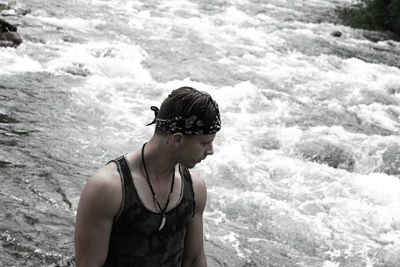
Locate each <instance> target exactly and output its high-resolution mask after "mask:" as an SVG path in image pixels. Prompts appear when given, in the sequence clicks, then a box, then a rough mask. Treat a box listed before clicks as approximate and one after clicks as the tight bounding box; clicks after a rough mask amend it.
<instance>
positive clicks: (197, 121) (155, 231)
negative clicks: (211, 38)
mask: <svg viewBox="0 0 400 267" xmlns="http://www.w3.org/2000/svg"><path fill="white" fill-rule="evenodd" d="M151 109H152V110H153V111H154V112H155V119H154V121H153V122H152V123H150V124H153V123H155V125H156V129H155V132H154V134H153V136H152V137H151V139H150V140H149V142H148V143H145V144H144V145H143V147H142V148H141V149H139V150H138V151H136V152H132V153H128V154H126V155H124V156H121V157H119V158H117V159H116V160H113V161H111V162H110V163H109V164H107V165H106V166H104V167H103V168H101V169H100V170H98V171H97V172H96V173H95V174H94V175H93V176H92V177H91V178H90V179H89V181H88V183H87V184H86V186H85V188H84V190H83V193H82V196H81V199H80V202H79V207H78V212H77V217H76V226H75V252H76V263H77V266H78V267H91V266H107V267H108V266H112V267H120V266H121V267H134V266H139V267H164V266H165V267H167V266H168V267H169V266H170V267H178V266H183V267H204V266H207V263H206V257H205V253H204V247H203V211H204V208H205V205H206V198H207V192H206V185H205V182H204V180H203V179H201V178H200V177H197V176H194V175H191V174H190V172H189V171H188V168H193V167H194V166H195V165H196V164H197V163H199V162H201V161H202V160H203V159H205V158H206V157H207V156H208V155H212V154H213V145H212V143H213V140H214V138H215V135H216V133H217V132H218V131H219V130H220V128H221V120H220V114H219V110H218V106H217V104H216V102H215V101H214V100H213V99H212V98H211V96H210V95H209V94H207V93H204V92H200V91H198V90H196V89H194V88H191V87H181V88H179V89H176V90H174V91H172V93H171V94H170V95H169V96H168V97H167V98H166V99H165V100H164V101H163V103H162V105H161V107H160V110H158V108H156V107H151Z"/></svg>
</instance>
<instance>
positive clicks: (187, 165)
mask: <svg viewBox="0 0 400 267" xmlns="http://www.w3.org/2000/svg"><path fill="white" fill-rule="evenodd" d="M197 163H198V162H196V163H190V164H183V166H185V167H186V168H188V169H193V168H194V167H195V166H196V165H197Z"/></svg>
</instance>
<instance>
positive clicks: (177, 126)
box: [147, 101, 221, 135]
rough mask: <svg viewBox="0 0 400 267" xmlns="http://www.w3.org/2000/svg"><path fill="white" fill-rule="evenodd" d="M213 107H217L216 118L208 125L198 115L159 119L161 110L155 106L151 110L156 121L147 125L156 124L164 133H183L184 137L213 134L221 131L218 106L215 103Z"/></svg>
mask: <svg viewBox="0 0 400 267" xmlns="http://www.w3.org/2000/svg"><path fill="white" fill-rule="evenodd" d="M213 105H214V106H215V107H216V109H215V110H216V117H215V119H214V120H213V121H211V122H210V123H206V122H204V121H203V120H201V119H200V118H198V117H197V116H196V115H192V116H189V117H187V118H185V117H182V116H176V117H173V118H169V119H161V118H158V111H159V109H158V108H157V107H155V106H151V110H153V111H154V115H155V118H154V120H153V121H152V122H151V123H149V124H147V126H149V125H152V124H154V123H155V124H156V127H157V128H158V129H160V130H161V131H162V132H163V133H167V134H173V133H177V132H181V133H182V134H184V135H197V134H213V133H216V132H218V131H219V130H220V129H221V117H220V114H219V111H218V105H217V103H216V102H215V101H213Z"/></svg>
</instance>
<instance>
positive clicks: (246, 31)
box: [0, 0, 400, 267]
mask: <svg viewBox="0 0 400 267" xmlns="http://www.w3.org/2000/svg"><path fill="white" fill-rule="evenodd" d="M3 2H4V1H3ZM351 2H352V1H351V0H336V1H328V0H312V1H305V0H299V1H295V0H270V1H267V0H264V1H262V0H217V1H216V0H204V1H193V0H187V1H180V0H176V1H161V0H158V1H156V0H142V1H128V0H92V1H90V0H89V1H88V0H85V1H84V0H74V1H61V0H53V1H42V0H30V1H22V0H17V1H16V4H15V6H14V10H11V11H10V10H9V11H7V14H8V15H9V16H8V17H6V19H7V20H8V21H9V22H12V23H15V24H18V26H19V28H18V32H19V33H20V35H21V37H22V38H23V39H24V42H23V44H22V45H21V46H19V47H18V48H17V49H14V48H0V182H1V190H0V202H1V205H0V244H1V246H0V265H1V266H73V265H74V263H73V248H74V244H73V228H74V220H75V213H76V209H77V204H78V201H79V196H80V193H81V190H82V188H83V186H84V184H85V183H86V181H87V179H88V178H89V176H90V175H91V174H92V173H93V171H94V170H95V169H97V168H99V167H101V166H102V165H104V164H105V163H106V162H107V161H108V160H110V159H112V158H115V157H117V156H119V155H121V154H123V153H126V152H129V151H132V150H136V149H138V148H139V147H140V146H141V144H142V143H143V142H145V141H146V140H147V139H148V138H149V137H150V136H151V134H152V131H153V129H152V128H151V127H145V126H144V125H145V124H146V123H148V122H150V121H151V120H152V116H153V112H152V111H151V110H150V109H149V107H150V106H151V105H159V104H160V102H161V100H162V99H163V98H164V97H166V96H167V94H168V92H169V91H171V90H172V89H175V88H177V87H180V86H183V85H188V86H194V87H196V88H198V89H201V90H204V91H208V92H209V93H211V94H212V95H213V96H214V98H215V99H216V100H217V101H218V102H219V106H220V109H221V112H222V123H223V129H222V130H221V131H220V133H219V134H218V135H217V138H216V140H215V154H214V155H213V156H212V157H209V158H208V159H207V160H205V161H204V162H203V163H202V164H201V165H199V166H197V167H196V168H195V171H197V172H199V173H201V174H202V176H203V177H204V178H205V179H206V181H207V184H208V204H207V208H206V212H205V217H204V221H205V225H204V228H205V229H204V231H205V246H206V254H207V257H208V263H209V266H211V267H218V266H234V267H236V266H237V267H242V266H279V267H281V266H304V267H312V266H320V267H339V266H340V267H342V266H348V267H358V266H388V267H389V266H393V267H394V266H400V179H399V177H400V156H399V155H400V140H399V136H398V135H399V133H400V106H399V103H400V69H399V68H400V43H399V42H396V41H394V40H385V39H384V38H382V35H380V34H378V33H373V32H369V33H366V32H364V31H361V30H356V29H352V28H349V27H346V26H343V25H341V24H340V23H335V22H337V20H336V16H335V12H334V10H335V8H336V7H337V6H345V5H348V4H350V3H351ZM26 13H27V14H26ZM23 14H26V15H23ZM334 31H340V32H341V36H340V37H334V36H333V35H332V32H334Z"/></svg>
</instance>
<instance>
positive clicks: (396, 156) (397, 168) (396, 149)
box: [377, 145, 400, 175]
mask: <svg viewBox="0 0 400 267" xmlns="http://www.w3.org/2000/svg"><path fill="white" fill-rule="evenodd" d="M382 161H383V163H382V164H381V166H379V168H378V170H377V171H379V172H384V173H386V174H388V175H400V145H393V146H391V147H388V148H387V149H386V151H385V152H384V153H383V154H382Z"/></svg>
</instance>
